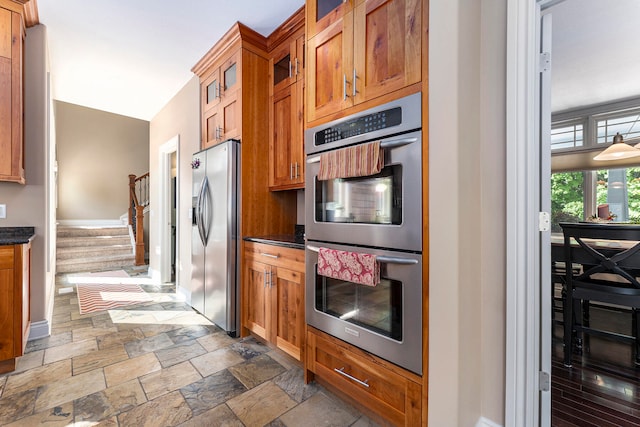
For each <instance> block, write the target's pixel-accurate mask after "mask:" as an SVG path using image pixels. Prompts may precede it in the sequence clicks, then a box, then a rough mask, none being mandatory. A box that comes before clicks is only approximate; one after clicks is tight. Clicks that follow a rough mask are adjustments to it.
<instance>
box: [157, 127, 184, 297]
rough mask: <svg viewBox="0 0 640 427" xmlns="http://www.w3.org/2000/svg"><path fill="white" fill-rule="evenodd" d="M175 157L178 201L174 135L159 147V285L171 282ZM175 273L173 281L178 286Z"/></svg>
mask: <svg viewBox="0 0 640 427" xmlns="http://www.w3.org/2000/svg"><path fill="white" fill-rule="evenodd" d="M174 153H175V155H176V177H178V179H177V182H176V195H175V197H176V200H180V185H179V181H180V135H176V136H174V137H173V138H171V139H170V140H169V141H167V142H165V143H164V144H162V145H161V146H160V149H159V157H160V158H159V162H160V168H159V170H160V197H159V200H160V209H159V210H160V226H159V227H158V228H159V230H160V248H161V250H160V283H168V282H170V281H171V156H172V155H173V154H174ZM176 224H180V209H176ZM175 241H176V247H175V253H176V266H178V265H180V263H179V259H180V251H179V247H180V245H178V244H177V242H179V241H180V227H176V239H175ZM178 277H179V275H178V274H177V272H176V276H175V281H176V286H179V284H178V280H179V279H178Z"/></svg>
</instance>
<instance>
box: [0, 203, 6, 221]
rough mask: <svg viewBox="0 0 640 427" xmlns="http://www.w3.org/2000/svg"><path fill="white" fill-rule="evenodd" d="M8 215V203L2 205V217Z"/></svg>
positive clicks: (0, 207) (0, 211)
mask: <svg viewBox="0 0 640 427" xmlns="http://www.w3.org/2000/svg"><path fill="white" fill-rule="evenodd" d="M6 217H7V205H0V218H6Z"/></svg>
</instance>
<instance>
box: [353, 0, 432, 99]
mask: <svg viewBox="0 0 640 427" xmlns="http://www.w3.org/2000/svg"><path fill="white" fill-rule="evenodd" d="M421 8H422V1H421V0H365V1H362V2H361V3H359V4H358V5H357V6H356V8H355V11H354V18H353V20H354V49H353V51H354V67H355V68H354V70H355V71H354V75H352V76H351V77H350V78H351V79H352V80H353V79H354V77H355V86H352V87H351V89H352V93H351V94H350V95H351V96H353V97H354V104H358V103H360V102H364V101H367V100H370V99H373V98H377V97H379V96H381V95H384V94H387V93H389V92H393V91H395V90H398V89H401V88H403V87H406V86H409V85H411V84H413V83H417V82H419V81H420V80H421V62H420V58H421V39H420V37H421V28H422V25H421V22H422V20H421V16H422V11H421Z"/></svg>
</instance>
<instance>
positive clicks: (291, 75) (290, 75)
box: [289, 60, 293, 78]
mask: <svg viewBox="0 0 640 427" xmlns="http://www.w3.org/2000/svg"><path fill="white" fill-rule="evenodd" d="M291 77H293V74H291V60H289V78H291Z"/></svg>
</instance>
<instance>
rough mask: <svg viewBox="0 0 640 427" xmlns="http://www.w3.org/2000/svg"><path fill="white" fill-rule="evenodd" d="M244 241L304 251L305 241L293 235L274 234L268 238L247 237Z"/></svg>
mask: <svg viewBox="0 0 640 427" xmlns="http://www.w3.org/2000/svg"><path fill="white" fill-rule="evenodd" d="M242 240H245V241H247V242H256V243H264V244H267V245H274V246H284V247H285V248H293V249H304V240H303V239H299V238H296V236H295V235H293V234H274V235H268V236H247V237H244V238H243V239H242Z"/></svg>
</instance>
